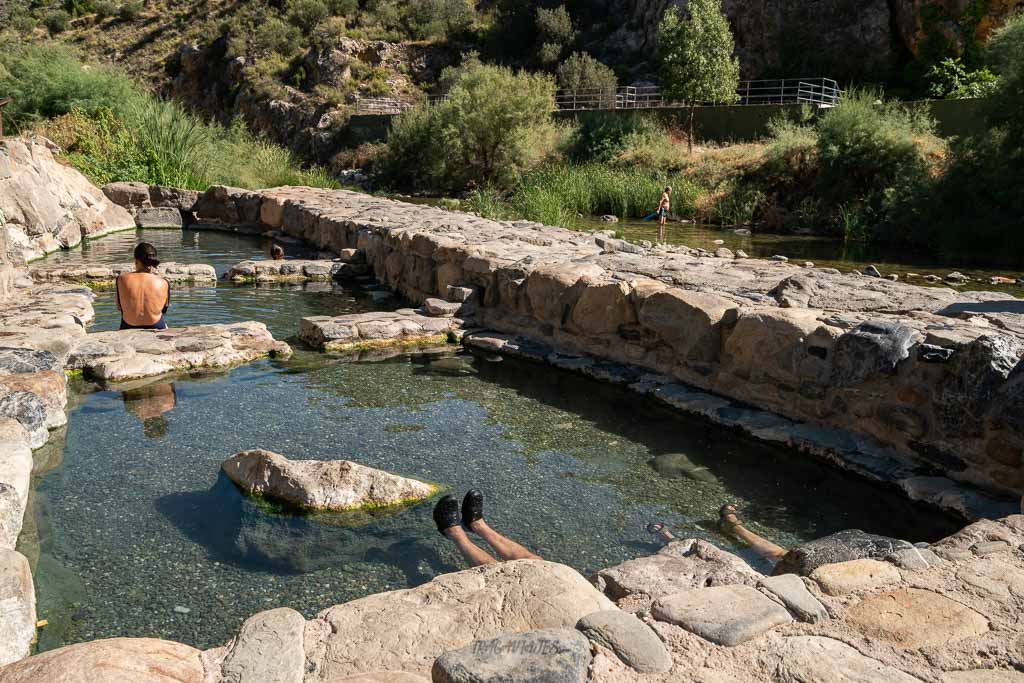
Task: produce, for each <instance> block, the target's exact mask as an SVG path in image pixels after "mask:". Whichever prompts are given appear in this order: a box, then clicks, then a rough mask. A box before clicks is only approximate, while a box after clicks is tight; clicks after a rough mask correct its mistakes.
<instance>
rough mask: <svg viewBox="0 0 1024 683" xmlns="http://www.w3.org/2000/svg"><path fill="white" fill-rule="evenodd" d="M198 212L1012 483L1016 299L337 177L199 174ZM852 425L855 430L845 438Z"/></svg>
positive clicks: (1016, 488)
mask: <svg viewBox="0 0 1024 683" xmlns="http://www.w3.org/2000/svg"><path fill="white" fill-rule="evenodd" d="M197 207H198V210H199V220H200V221H204V220H206V221H210V220H212V221H218V220H219V221H223V222H225V223H232V222H235V221H238V220H240V221H242V222H247V223H252V222H255V221H258V222H259V223H260V224H261V225H262V226H263V228H264V229H265V230H281V231H283V232H285V233H286V234H287V235H289V236H292V237H296V238H301V239H304V240H306V241H308V242H311V243H312V244H314V245H316V246H317V247H318V248H321V249H328V250H332V251H334V252H338V253H340V252H341V251H342V250H346V249H353V248H355V249H359V250H361V251H362V252H363V254H364V256H365V258H366V261H367V263H368V264H370V266H371V267H372V268H373V270H374V272H375V273H376V275H377V277H378V278H380V279H381V280H383V281H384V282H385V283H386V284H387V285H388V286H390V287H392V288H394V289H396V290H398V291H399V292H400V293H401V294H403V295H404V296H406V297H409V298H410V299H412V300H414V301H417V302H423V301H425V300H426V299H428V298H431V297H438V296H439V297H441V298H445V295H446V293H447V292H448V288H449V287H468V288H472V289H473V290H474V292H475V295H474V296H475V297H476V301H475V303H476V314H475V320H474V322H475V323H476V324H477V325H480V326H486V327H488V328H491V329H495V330H498V331H503V332H508V333H512V334H515V335H518V336H520V337H522V338H526V339H530V340H533V341H536V342H540V343H544V344H547V345H549V346H550V347H552V348H555V349H558V350H559V351H561V352H565V353H580V354H587V355H590V356H593V357H596V358H600V359H607V360H611V361H616V362H620V363H626V364H629V365H631V366H633V367H637V368H640V369H643V370H645V371H649V372H654V373H660V374H662V375H665V376H668V377H670V378H673V379H676V380H679V381H682V382H685V383H687V384H689V385H691V386H693V387H697V388H699V389H702V390H705V391H710V392H713V393H715V394H718V395H721V396H724V397H728V398H730V399H733V400H735V401H739V402H742V403H746V404H749V405H752V406H756V407H758V408H761V409H763V410H768V411H771V412H774V413H777V414H779V415H782V416H785V417H787V418H789V419H791V420H797V421H800V422H801V423H810V424H816V425H822V426H827V427H829V428H839V429H842V430H844V431H846V432H849V433H850V434H852V435H853V436H852V438H853V440H854V441H856V439H857V438H860V437H863V438H865V439H870V440H873V441H878V442H881V443H883V444H886V445H888V446H890V447H891V448H892V449H893V450H894V452H895V453H896V454H897V455H898V456H899V457H902V458H905V459H906V464H907V466H908V467H909V468H910V469H912V470H913V471H915V472H916V473H917V474H918V475H920V476H921V477H923V478H924V482H923V484H926V483H927V477H929V476H931V475H936V476H938V475H942V476H945V477H952V478H954V479H958V480H961V481H965V482H970V483H972V484H976V485H979V486H981V487H985V488H988V489H992V490H997V491H1002V492H1005V493H1007V494H1010V495H1019V494H1020V493H1021V491H1022V490H1024V470H1022V468H1021V457H1022V449H1024V420H1022V419H1021V415H1024V365H1022V364H1021V355H1022V353H1024V301H1021V300H1019V299H1016V298H1013V297H1012V296H1009V295H1005V294H997V293H991V292H963V291H957V290H954V289H950V288H938V287H933V288H926V287H917V286H913V285H907V284H904V283H898V282H890V281H886V280H881V279H877V278H869V277H865V276H861V275H860V274H858V273H847V274H842V273H839V272H838V271H836V270H833V269H825V268H804V267H800V266H796V265H793V264H789V263H786V262H782V261H761V260H755V259H734V258H728V257H726V258H720V257H715V256H714V255H712V254H708V253H706V252H702V251H700V250H694V249H689V248H687V247H655V248H651V249H645V248H641V247H639V246H637V245H633V244H630V243H627V242H623V241H621V240H616V239H613V238H611V237H609V236H608V235H607V234H598V235H591V234H587V233H580V232H574V231H569V230H565V229H561V228H554V227H548V226H542V225H539V224H536V223H530V222H497V221H491V220H486V219H483V218H479V217H476V216H473V215H468V214H462V213H455V212H449V211H444V210H441V209H435V208H431V207H424V206H420V205H412V204H405V203H401V202H396V201H392V200H387V199H382V198H378V197H372V196H368V195H363V194H359V193H353V192H346V191H330V190H315V189H309V188H278V189H274V190H266V191H263V192H261V193H254V192H249V191H242V190H234V189H232V188H223V187H217V188H211V189H210V190H209V191H208V192H207V193H206V194H205V195H204V196H203V197H200V200H199V202H198V204H197ZM858 435H859V437H858Z"/></svg>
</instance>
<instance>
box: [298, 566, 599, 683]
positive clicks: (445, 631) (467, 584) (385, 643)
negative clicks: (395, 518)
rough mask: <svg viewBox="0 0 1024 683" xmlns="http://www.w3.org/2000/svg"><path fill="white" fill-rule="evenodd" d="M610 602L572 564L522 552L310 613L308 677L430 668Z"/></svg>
mask: <svg viewBox="0 0 1024 683" xmlns="http://www.w3.org/2000/svg"><path fill="white" fill-rule="evenodd" d="M613 607H614V606H613V605H612V604H611V603H610V602H609V601H608V600H607V599H606V598H605V597H604V596H603V595H601V594H600V593H598V592H597V591H596V590H595V589H594V587H593V586H591V585H590V584H589V583H587V581H586V580H585V579H584V578H583V577H582V576H580V575H579V574H578V573H576V572H575V571H574V570H572V569H570V568H569V567H566V566H564V565H560V564H554V563H551V562H543V561H531V560H517V561H514V562H501V563H497V564H491V565H488V566H485V567H477V568H475V569H468V570H465V571H461V572H456V573H453V574H445V575H443V576H439V577H437V578H436V579H434V580H433V581H431V582H430V583H427V584H424V585H422V586H419V587H417V588H412V589H409V590H401V591H393V592H390V593H382V594H379V595H371V596H369V597H366V598H362V599H360V600H355V601H353V602H349V603H345V604H343V605H337V606H335V607H331V608H330V609H327V610H325V611H323V612H321V613H320V614H319V615H317V617H316V619H313V620H311V621H309V622H308V623H307V626H306V632H305V640H304V642H305V648H306V662H307V670H306V671H307V673H306V676H307V678H306V680H309V681H331V680H335V679H337V678H341V677H343V676H349V675H354V674H357V673H361V672H368V671H378V670H392V671H405V672H409V673H417V674H420V675H424V676H429V675H430V674H429V672H430V668H431V665H432V664H433V662H434V660H435V659H436V658H437V657H439V656H441V655H442V654H444V653H445V652H450V651H452V650H456V649H459V648H462V647H466V646H467V645H470V643H472V642H473V641H478V640H487V639H492V638H497V637H499V636H501V635H504V634H507V633H513V632H517V631H529V630H533V629H547V628H566V629H572V628H573V626H575V625H576V622H577V621H579V619H580V618H581V617H583V616H585V615H587V614H590V613H591V612H595V611H598V610H604V609H613ZM424 624H429V628H424ZM583 640H584V641H585V640H586V639H583Z"/></svg>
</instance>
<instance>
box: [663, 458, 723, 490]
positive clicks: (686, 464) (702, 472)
mask: <svg viewBox="0 0 1024 683" xmlns="http://www.w3.org/2000/svg"><path fill="white" fill-rule="evenodd" d="M650 465H651V467H653V468H654V471H655V472H657V473H658V474H660V475H661V476H663V477H666V478H668V479H682V478H684V477H686V478H688V479H694V480H696V481H704V482H708V483H712V482H715V481H717V479H716V477H715V475H714V474H712V473H711V470H709V469H708V468H707V467H704V466H703V465H697V464H695V463H694V462H693V461H692V460H690V458H689V457H688V456H687V455H686V454H684V453H662V454H661V455H658V456H655V457H654V458H653V459H652V460H651V461H650Z"/></svg>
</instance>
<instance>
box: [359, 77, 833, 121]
mask: <svg viewBox="0 0 1024 683" xmlns="http://www.w3.org/2000/svg"><path fill="white" fill-rule="evenodd" d="M736 94H737V96H738V98H739V99H738V100H737V101H736V102H733V103H732V104H737V105H755V104H809V105H812V106H817V107H834V106H836V105H837V104H839V101H840V99H842V95H843V92H842V90H840V89H839V84H838V83H836V82H835V81H834V80H832V79H831V78H776V79H762V80H757V81H740V83H739V87H738V88H737V89H736ZM447 99H448V95H428V96H427V98H426V100H425V101H426V103H427V104H428V105H436V104H439V103H441V102H444V101H446V100H447ZM701 104H703V105H715V104H722V103H721V102H702V103H701ZM413 106H414V103H410V102H403V101H401V100H397V99H394V98H387V97H376V98H364V99H359V100H357V101H356V113H357V114H401V113H402V112H405V111H408V110H409V109H410V108H412V107H413ZM682 106H686V105H685V103H683V102H674V101H670V100H666V99H665V97H664V96H663V95H662V93H661V89H660V88H658V87H657V86H632V85H630V86H624V87H621V88H614V89H612V88H580V89H576V90H559V91H557V92H556V93H555V108H556V109H558V110H559V111H588V110H597V109H653V108H657V107H682Z"/></svg>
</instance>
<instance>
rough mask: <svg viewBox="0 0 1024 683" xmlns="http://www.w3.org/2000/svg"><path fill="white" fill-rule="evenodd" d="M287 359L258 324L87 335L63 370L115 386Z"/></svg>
mask: <svg viewBox="0 0 1024 683" xmlns="http://www.w3.org/2000/svg"><path fill="white" fill-rule="evenodd" d="M290 353H291V348H290V347H289V346H288V345H287V344H285V343H284V342H279V341H275V340H274V338H273V337H272V336H271V335H270V332H268V331H267V326H266V325H264V324H263V323H257V322H243V323H233V324H230V325H196V326H193V327H181V328H170V329H166V330H118V331H114V332H98V333H96V334H90V335H87V336H84V337H81V338H79V339H78V340H76V343H75V345H74V347H73V348H72V350H71V353H70V355H69V357H68V367H69V368H76V369H81V370H84V371H86V372H87V373H89V374H91V375H92V376H94V377H95V378H97V379H100V380H105V381H110V382H117V381H124V380H129V379H138V378H140V377H153V376H156V375H162V374H165V373H168V372H174V371H176V370H190V369H201V368H210V367H227V366H231V365H235V364H237V363H243V362H246V361H250V360H254V359H256V358H260V357H263V356H268V355H272V356H287V355H289V354H290Z"/></svg>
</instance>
